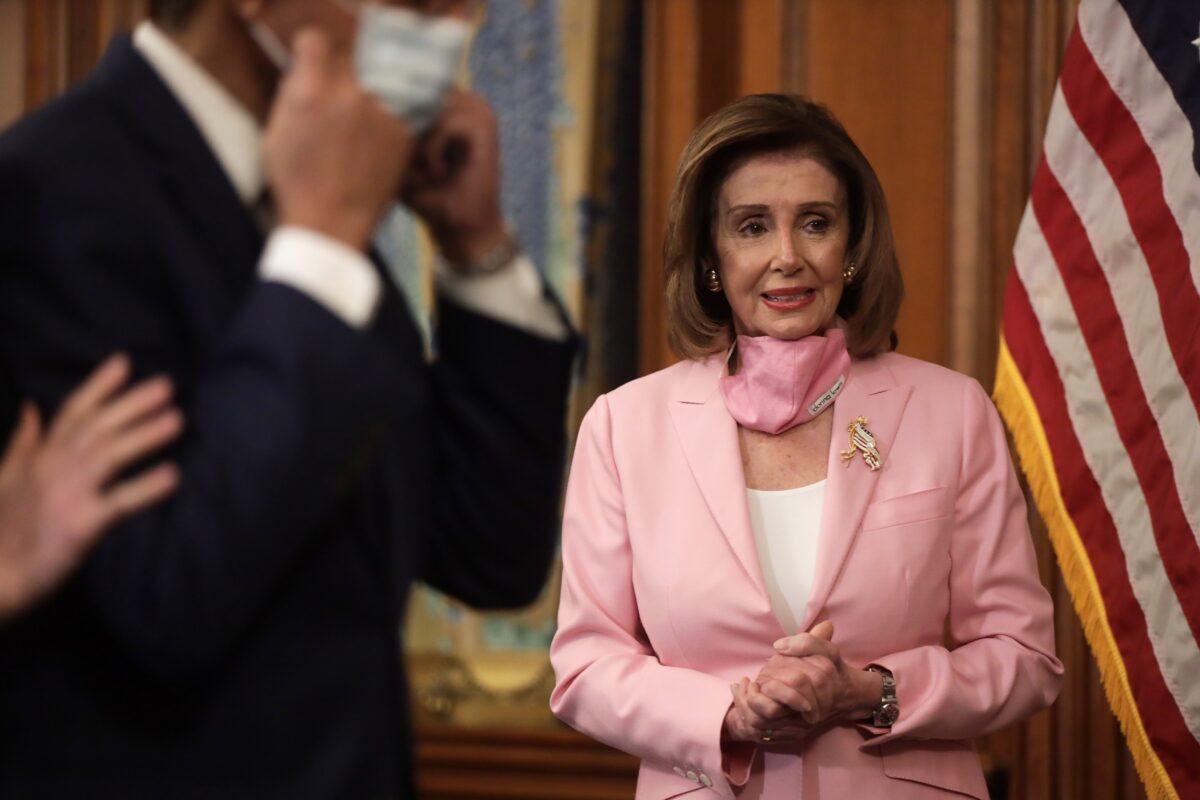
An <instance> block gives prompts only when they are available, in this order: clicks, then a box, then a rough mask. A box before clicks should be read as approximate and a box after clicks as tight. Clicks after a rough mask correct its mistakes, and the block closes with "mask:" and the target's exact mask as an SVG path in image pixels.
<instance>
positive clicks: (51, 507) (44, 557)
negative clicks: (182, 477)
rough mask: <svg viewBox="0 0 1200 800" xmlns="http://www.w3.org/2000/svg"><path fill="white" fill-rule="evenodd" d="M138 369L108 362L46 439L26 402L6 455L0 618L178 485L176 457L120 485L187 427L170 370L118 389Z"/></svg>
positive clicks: (1, 481) (0, 478)
mask: <svg viewBox="0 0 1200 800" xmlns="http://www.w3.org/2000/svg"><path fill="white" fill-rule="evenodd" d="M128 377H129V361H128V359H126V358H125V357H123V356H114V357H112V358H110V359H108V360H107V361H105V362H104V364H102V365H101V366H100V367H99V368H98V369H97V370H96V371H95V372H94V373H92V375H91V377H90V378H88V380H87V381H86V382H85V383H84V384H83V385H82V386H80V387H79V388H78V389H76V390H75V392H73V393H72V394H71V395H70V397H68V398H67V400H66V402H65V403H64V404H63V406H62V409H61V411H59V413H58V416H57V417H56V418H55V419H54V422H53V424H52V425H51V426H50V429H49V431H47V432H46V434H45V436H44V437H43V434H42V430H41V423H40V420H39V418H38V413H37V410H36V409H35V408H34V406H32V405H27V406H26V407H25V408H24V409H23V411H22V414H21V421H20V423H19V425H18V427H17V430H16V432H15V433H14V434H13V436H12V439H11V443H10V444H9V446H8V452H7V453H5V455H4V460H3V461H0V620H3V619H4V618H6V617H8V616H10V615H12V614H14V613H16V612H17V611H18V610H20V609H21V608H23V607H25V606H28V605H30V604H31V603H33V602H34V601H36V600H37V599H39V598H40V597H42V596H43V595H45V594H46V593H48V592H49V591H50V590H51V589H53V588H54V587H55V586H56V585H57V584H58V583H59V581H61V580H62V579H63V578H64V577H65V576H66V574H67V573H68V572H69V571H70V570H71V569H72V568H73V567H74V566H75V564H76V563H77V562H78V561H79V560H80V559H81V558H82V557H83V555H84V554H85V553H86V552H87V551H88V549H89V548H90V547H91V546H92V544H94V543H95V542H96V540H97V539H98V538H99V537H100V534H101V533H103V532H104V531H105V530H106V529H108V528H109V527H110V526H111V525H113V524H115V523H116V522H118V521H120V520H121V519H124V518H125V517H127V516H129V515H130V514H133V513H135V512H137V511H140V510H142V509H143V508H146V507H147V506H149V505H152V504H154V503H156V502H158V501H159V500H162V499H163V498H164V497H166V496H167V495H168V494H170V493H171V492H172V491H174V490H175V487H176V486H177V485H178V483H179V473H178V470H177V469H176V468H175V466H174V465H173V464H169V463H165V464H160V465H158V466H156V467H153V468H151V469H149V470H147V471H146V472H143V473H141V474H140V475H136V476H134V477H132V478H129V479H127V480H125V481H122V482H118V483H113V479H114V478H115V477H116V476H117V475H119V474H120V473H121V472H122V471H123V470H124V469H125V468H127V467H128V466H130V465H131V464H134V463H137V462H138V461H140V460H141V459H142V458H144V457H146V456H148V455H150V454H151V453H153V452H154V451H156V450H158V449H160V448H161V447H163V446H164V445H166V444H167V443H168V442H170V441H171V440H173V439H175V438H176V437H177V436H178V435H179V432H180V431H181V430H182V428H183V418H182V416H181V415H180V413H179V412H178V411H177V410H175V409H174V408H171V407H170V401H171V393H172V389H171V384H170V382H169V381H168V380H167V379H166V378H151V379H149V380H146V381H144V382H142V383H140V384H138V385H137V386H135V387H133V388H132V389H129V390H128V391H126V392H123V393H120V394H117V391H118V390H119V389H120V388H121V386H122V385H123V384H124V383H125V381H126V380H127V379H128Z"/></svg>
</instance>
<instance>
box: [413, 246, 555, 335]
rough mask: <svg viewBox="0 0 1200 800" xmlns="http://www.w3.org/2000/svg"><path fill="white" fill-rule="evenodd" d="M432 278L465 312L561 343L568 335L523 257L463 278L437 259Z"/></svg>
mask: <svg viewBox="0 0 1200 800" xmlns="http://www.w3.org/2000/svg"><path fill="white" fill-rule="evenodd" d="M436 275H437V285H438V289H439V290H440V291H441V292H442V293H443V294H445V295H446V297H448V298H450V299H451V300H453V301H454V302H456V303H458V304H459V305H460V306H462V307H463V308H466V309H467V310H469V311H474V312H475V313H477V314H482V315H483V316H485V317H491V318H492V319H494V320H496V321H497V322H503V323H505V324H507V325H511V326H513V327H514V328H520V329H521V330H523V331H525V332H526V333H532V334H533V335H535V336H541V337H543V338H545V339H554V340H556V341H560V342H561V341H563V340H565V339H566V338H567V336H568V335H569V334H570V330H569V329H568V328H567V325H566V323H565V322H563V319H562V317H561V316H560V315H559V312H558V307H557V306H556V305H555V304H554V303H552V302H551V301H550V300H548V299H546V296H545V294H544V292H543V289H542V278H541V276H540V275H538V271H537V267H535V266H534V265H533V262H532V261H530V260H529V257H528V256H526V255H524V254H522V255H520V256H517V257H516V258H515V259H513V261H512V263H511V264H509V265H508V266H506V267H504V268H502V269H500V270H499V271H497V272H493V273H490V274H487V275H464V274H462V273H460V272H455V271H454V270H453V269H452V268H451V267H449V266H448V265H447V264H446V263H445V262H443V261H442V260H441V259H438V261H437V272H436Z"/></svg>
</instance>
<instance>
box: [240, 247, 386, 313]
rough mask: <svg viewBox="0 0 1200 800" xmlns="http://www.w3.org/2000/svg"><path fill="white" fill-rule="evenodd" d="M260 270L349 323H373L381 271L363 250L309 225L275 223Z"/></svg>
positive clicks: (260, 263)
mask: <svg viewBox="0 0 1200 800" xmlns="http://www.w3.org/2000/svg"><path fill="white" fill-rule="evenodd" d="M258 273H259V275H260V276H261V277H262V279H263V280H267V281H277V282H279V283H284V284H287V285H288V286H291V287H292V288H294V289H298V290H299V291H301V292H303V293H304V294H306V295H308V296H309V297H311V298H312V299H313V300H316V301H317V302H318V303H320V304H321V305H323V306H325V307H326V308H328V309H329V310H330V311H331V312H333V313H334V314H336V315H337V316H339V317H341V318H342V319H343V320H344V321H345V322H346V324H347V325H349V326H351V327H353V328H365V327H366V326H367V325H368V324H369V323H370V322H371V318H372V317H373V316H374V315H375V309H376V307H377V306H378V305H379V298H380V294H381V293H382V291H383V288H382V286H380V279H379V273H378V272H376V271H375V267H374V266H373V265H372V264H371V262H370V260H369V259H368V258H367V257H366V256H365V255H363V253H361V252H359V251H358V250H355V249H354V248H353V247H349V246H348V245H345V244H342V243H341V242H339V241H337V240H335V239H331V238H330V237H328V236H325V235H324V234H320V233H317V232H316V231H313V230H309V229H308V228H297V227H282V228H276V229H275V231H274V232H273V233H272V234H271V238H270V239H268V240H267V246H266V249H265V250H264V251H263V255H262V259H261V260H260V261H259V262H258Z"/></svg>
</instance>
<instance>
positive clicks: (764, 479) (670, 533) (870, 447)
mask: <svg viewBox="0 0 1200 800" xmlns="http://www.w3.org/2000/svg"><path fill="white" fill-rule="evenodd" d="M666 270H667V304H668V321H669V335H670V337H671V340H672V344H673V345H674V347H675V348H676V349H677V350H678V351H679V352H680V353H682V354H683V355H684V356H686V358H685V360H683V361H681V362H679V363H678V364H675V365H674V366H672V367H669V368H668V369H665V370H662V371H661V372H657V373H655V374H653V375H649V376H647V377H645V378H641V379H639V380H636V381H633V382H632V383H629V384H627V385H625V386H623V387H621V388H619V389H617V390H616V391H613V392H611V393H609V394H607V395H605V396H602V397H601V398H599V399H598V400H597V401H596V404H595V405H594V406H593V407H592V409H591V411H590V412H589V413H588V414H587V416H586V418H585V419H584V422H583V426H582V427H581V429H580V432H579V439H578V444H577V447H576V452H575V458H574V464H573V466H572V469H571V477H570V483H569V488H568V490H567V500H566V510H565V518H564V522H563V585H562V602H561V607H560V609H559V629H558V634H557V636H556V637H555V639H554V643H553V645H552V646H551V651H550V657H551V660H552V662H553V665H554V670H555V675H556V677H557V685H556V687H555V689H554V694H553V696H552V698H551V705H552V707H553V709H554V712H555V714H557V715H558V716H559V717H560V718H561V719H563V720H564V721H566V722H567V723H569V724H570V725H572V726H574V727H575V728H578V729H579V730H581V731H583V732H584V733H587V734H589V735H591V736H593V737H595V738H597V739H599V740H601V741H603V742H606V743H608V744H610V745H612V746H614V747H617V748H620V749H622V750H625V751H627V752H629V753H632V754H634V755H636V756H639V757H640V758H641V759H642V767H641V772H640V776H639V780H638V789H637V798H639V800H642V799H643V798H644V799H645V800H662V799H663V798H670V797H678V796H682V795H686V796H688V797H695V798H697V800H698V799H699V798H702V797H715V796H721V797H734V796H736V797H739V798H789V799H790V798H803V799H804V800H840V799H841V798H875V797H887V798H889V800H907V799H908V798H912V799H913V800H917V799H918V798H921V799H925V798H929V799H932V798H950V797H962V796H967V797H976V798H986V797H987V789H986V786H985V784H984V779H983V773H982V770H981V769H980V765H979V759H978V757H977V756H976V754H975V752H974V750H973V748H972V745H971V741H970V740H971V739H972V738H974V737H976V736H980V735H982V734H985V733H988V732H989V731H993V730H996V729H997V728H1001V727H1003V726H1005V725H1008V724H1011V723H1012V722H1014V721H1016V720H1019V719H1021V718H1023V717H1026V716H1028V715H1030V714H1032V713H1033V712H1035V711H1037V710H1038V709H1041V708H1044V707H1046V706H1047V705H1049V704H1050V703H1051V702H1053V700H1054V698H1055V696H1056V695H1057V692H1058V688H1059V681H1060V677H1061V674H1062V665H1061V664H1060V663H1059V661H1058V660H1057V659H1056V658H1055V656H1054V636H1053V627H1052V608H1051V603H1050V598H1049V596H1048V595H1047V593H1046V591H1045V590H1044V589H1043V588H1042V586H1041V584H1040V583H1039V580H1038V573H1037V564H1036V562H1035V559H1034V553H1033V547H1032V544H1031V541H1030V536H1029V529H1028V525H1027V521H1026V510H1025V503H1024V500H1023V498H1022V495H1021V490H1020V488H1019V486H1018V484H1017V479H1016V476H1015V474H1014V472H1013V468H1012V464H1011V461H1010V459H1009V454H1008V448H1007V445H1006V441H1005V437H1004V430H1003V428H1002V427H1001V424H1000V421H999V418H998V416H997V414H996V412H995V409H994V408H993V406H992V404H991V402H990V400H989V399H988V397H987V395H986V393H985V392H984V391H983V389H982V388H980V386H979V384H978V383H976V382H975V381H974V380H971V379H969V378H966V377H963V376H962V375H958V374H956V373H954V372H951V371H949V370H947V369H944V368H942V367H939V366H936V365H934V364H928V363H925V362H922V361H918V360H916V359H912V358H907V357H905V356H901V355H898V354H896V353H894V352H892V350H893V348H894V346H895V336H894V334H893V324H894V322H895V319H896V314H897V311H898V308H899V305H900V300H901V295H902V287H901V280H900V274H899V269H898V266H897V262H896V256H895V253H894V250H893V245H892V233H891V229H890V227H889V222H888V216H887V209H886V204H885V201H884V197H883V192H882V189H881V188H880V185H879V181H878V179H877V177H876V176H875V173H874V171H873V170H872V169H871V166H870V165H869V164H868V163H867V160H866V158H865V157H864V156H863V155H862V153H861V152H860V151H859V149H858V148H857V147H856V146H855V145H854V143H853V142H852V141H851V140H850V138H849V136H847V134H846V132H845V131H844V130H843V129H842V127H841V126H840V125H839V124H838V123H837V122H836V121H835V120H834V119H833V117H832V116H831V115H830V114H829V113H828V112H827V111H826V110H825V109H823V108H821V107H820V106H817V105H815V104H813V103H810V102H808V101H807V100H804V99H803V98H799V97H794V96H792V97H787V96H780V95H759V96H754V97H747V98H745V99H743V100H741V101H739V102H737V103H734V104H733V105H731V106H729V107H727V108H725V109H723V110H721V111H719V112H717V113H716V114H714V115H713V116H712V117H710V118H709V119H708V120H706V121H705V122H704V123H703V124H702V125H701V126H700V128H699V129H698V130H697V131H696V132H695V133H694V134H693V136H692V138H691V140H690V141H689V143H688V145H687V147H686V149H685V150H684V153H683V156H682V158H681V162H680V167H679V173H678V175H677V179H676V183H675V190H674V194H673V197H672V201H671V209H670V220H669V225H668V231H667V243H666Z"/></svg>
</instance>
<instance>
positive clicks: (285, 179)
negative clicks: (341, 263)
mask: <svg viewBox="0 0 1200 800" xmlns="http://www.w3.org/2000/svg"><path fill="white" fill-rule="evenodd" d="M293 55H294V58H295V62H294V66H293V68H292V70H291V71H290V72H289V73H288V74H287V75H286V76H285V77H284V79H283V81H282V82H281V83H280V86H279V93H278V95H277V96H276V98H275V105H274V107H273V108H272V110H271V117H270V119H269V120H268V122H267V130H266V134H265V137H264V142H263V147H264V154H263V156H264V162H265V167H266V173H267V180H268V182H269V184H270V187H271V191H272V193H273V195H274V200H275V204H276V208H277V209H278V212H279V216H278V219H279V224H281V225H295V226H299V227H303V228H308V229H310V230H314V231H317V232H318V233H323V234H325V235H327V236H330V237H332V238H334V239H337V240H338V241H340V242H342V243H344V244H346V245H349V246H350V247H353V248H356V249H359V250H363V249H365V248H366V245H367V243H368V241H369V240H370V237H371V234H372V233H373V232H374V230H375V226H376V225H377V224H378V222H379V219H380V217H381V216H382V215H383V213H384V211H386V209H387V208H388V206H389V205H391V203H392V202H394V200H395V197H396V194H397V192H398V191H399V187H400V184H401V182H402V181H403V179H404V173H405V169H406V165H407V164H408V161H409V157H410V154H411V150H412V146H413V143H412V136H411V134H410V133H409V131H408V128H407V127H406V126H405V124H404V123H403V122H402V121H400V120H398V119H396V118H395V117H393V116H391V115H390V114H389V113H388V112H387V111H386V110H385V109H384V108H383V106H382V105H380V103H379V101H378V100H376V99H375V98H374V97H373V96H371V95H370V94H368V93H367V92H366V90H364V89H363V88H362V86H361V85H360V84H359V82H358V79H357V78H356V77H355V75H354V70H353V67H352V64H351V61H350V57H349V54H347V53H335V52H333V51H332V50H331V48H330V45H329V42H328V40H327V39H326V38H325V35H324V34H323V33H321V32H319V31H314V30H306V31H302V32H301V33H300V34H299V35H298V36H297V37H296V41H295V47H294V49H293Z"/></svg>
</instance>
